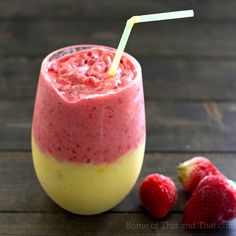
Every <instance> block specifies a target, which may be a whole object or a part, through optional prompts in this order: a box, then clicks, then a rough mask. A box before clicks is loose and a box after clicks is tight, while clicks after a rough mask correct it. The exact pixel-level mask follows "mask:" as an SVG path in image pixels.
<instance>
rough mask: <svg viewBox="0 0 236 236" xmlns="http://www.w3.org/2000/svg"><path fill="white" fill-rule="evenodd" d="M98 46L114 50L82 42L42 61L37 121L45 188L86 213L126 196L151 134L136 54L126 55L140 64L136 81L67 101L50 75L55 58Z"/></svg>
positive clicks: (35, 148)
mask: <svg viewBox="0 0 236 236" xmlns="http://www.w3.org/2000/svg"><path fill="white" fill-rule="evenodd" d="M94 48H96V49H97V48H98V49H101V50H108V51H112V52H115V49H113V48H109V47H105V46H99V45H78V46H71V47H66V48H62V49H59V50H57V51H54V52H52V53H51V54H49V55H48V56H47V57H46V58H45V59H44V60H43V62H42V66H41V71H40V76H39V82H38V88H37V94H36V100H35V106H34V115H33V124H32V153H33V162H34V167H35V171H36V174H37V177H38V179H39V181H40V183H41V185H42V187H43V188H44V190H45V191H46V193H47V194H48V195H49V196H50V198H51V199H52V200H53V201H54V202H56V203H57V204H58V205H59V206H61V207H62V208H64V209H66V210H68V211H70V212H73V213H77V214H83V215H90V214H97V213H101V212H104V211H106V210H109V209H111V208H113V207H114V206H115V205H117V204H118V203H119V202H121V201H122V200H123V199H124V198H125V197H126V196H127V194H128V193H129V192H130V190H131V189H132V187H133V186H134V184H135V182H136V180H137V178H138V176H139V173H140V170H141V166H142V162H143V156H144V150H145V137H146V127H145V109H144V96H143V83H142V72H141V67H140V64H139V63H138V61H137V60H136V59H135V58H134V57H132V56H130V55H129V54H126V53H125V54H124V56H123V57H125V58H126V59H127V60H129V61H130V62H131V63H132V64H133V66H134V68H135V73H136V74H135V78H134V79H133V81H132V82H131V83H128V84H127V85H125V86H123V87H121V88H116V89H113V90H110V91H107V92H105V93H100V92H98V93H97V94H96V93H95V94H92V95H85V96H82V97H80V98H78V99H68V98H66V96H65V94H64V92H65V91H60V89H59V88H58V86H57V84H56V83H55V81H54V80H53V78H51V75H50V73H49V71H48V68H49V65H51V63H53V61H55V60H57V59H60V58H62V57H65V56H70V55H73V54H74V53H76V52H79V51H83V50H90V49H94ZM69 89H70V88H69ZM72 92H73V91H72Z"/></svg>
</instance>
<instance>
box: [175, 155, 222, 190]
mask: <svg viewBox="0 0 236 236" xmlns="http://www.w3.org/2000/svg"><path fill="white" fill-rule="evenodd" d="M177 172H178V179H179V182H180V183H181V184H182V186H183V188H184V190H185V191H186V192H188V193H192V192H193V190H194V189H195V188H196V187H197V185H198V183H199V182H200V181H201V179H203V178H204V177H205V176H207V175H221V176H223V174H222V173H221V172H220V171H219V170H218V169H217V168H216V167H215V166H214V165H213V164H212V163H211V162H210V161H209V160H208V159H207V158H205V157H194V158H192V159H190V160H188V161H185V162H183V163H181V164H180V165H179V166H178V170H177Z"/></svg>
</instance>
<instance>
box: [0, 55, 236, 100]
mask: <svg viewBox="0 0 236 236" xmlns="http://www.w3.org/2000/svg"><path fill="white" fill-rule="evenodd" d="M42 59H43V58H42V57H39V58H27V57H19V58H18V57H16V58H14V57H13V58H12V57H9V58H1V59H0V97H2V98H16V97H19V98H20V97H31V98H32V97H34V96H35V93H36V86H37V81H38V75H39V70H40V64H41V61H42ZM140 63H141V65H142V68H143V80H144V90H145V97H146V99H148V100H150V99H154V100H156V99H158V100H191V101H193V100H197V101H201V100H224V101H226V100H228V101H229V100H231V101H232V100H236V93H235V89H236V82H235V74H236V66H235V64H236V60H203V59H201V60H184V59H142V58H140Z"/></svg>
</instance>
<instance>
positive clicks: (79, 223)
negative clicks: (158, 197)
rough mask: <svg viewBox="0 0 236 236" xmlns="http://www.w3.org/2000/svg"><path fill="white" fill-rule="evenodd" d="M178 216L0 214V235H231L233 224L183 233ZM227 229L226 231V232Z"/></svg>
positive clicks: (233, 228) (234, 229)
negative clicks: (216, 228) (156, 218)
mask: <svg viewBox="0 0 236 236" xmlns="http://www.w3.org/2000/svg"><path fill="white" fill-rule="evenodd" d="M181 220H182V215H181V214H172V215H170V216H169V217H167V218H165V219H164V220H161V221H156V220H154V219H153V218H151V217H149V216H147V215H144V214H137V213H124V214H117V213H107V214H101V215H97V216H87V217H83V216H76V215H73V214H69V213H60V214H58V213H57V214H40V213H31V214H24V213H18V214H9V213H2V214H0V222H1V223H2V224H1V226H0V234H1V235H38V236H41V235H47V236H54V235H55V236H60V235H62V236H64V235H71V236H73V235H78V234H79V235H109V236H110V235H168V236H171V235H179V236H186V235H198V236H205V235H214V236H222V235H234V234H235V233H236V222H235V221H232V222H230V223H229V224H225V225H222V227H224V228H225V229H222V230H208V231H206V230H205V231H204V230H201V231H187V230H185V229H183V228H184V225H183V224H182V223H181ZM229 229H230V231H229Z"/></svg>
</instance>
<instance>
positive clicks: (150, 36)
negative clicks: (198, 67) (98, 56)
mask: <svg viewBox="0 0 236 236" xmlns="http://www.w3.org/2000/svg"><path fill="white" fill-rule="evenodd" d="M194 20H195V19H187V20H186V19H185V20H183V19H182V20H178V21H163V22H161V23H159V24H151V23H150V24H145V25H142V26H141V25H137V26H136V27H135V29H134V30H133V32H132V35H131V37H130V39H129V43H128V45H127V48H126V50H127V52H129V53H131V54H132V55H134V56H136V57H137V58H138V59H139V58H141V57H146V58H163V57H165V58H166V57H167V58H168V57H171V58H179V57H182V58H183V57H185V58H199V57H200V58H215V57H217V58H235V56H236V43H235V42H236V31H235V30H234V29H235V24H233V23H221V22H218V23H201V22H195V21H194ZM123 27H124V23H122V22H112V21H104V22H102V23H101V22H98V21H95V22H88V21H71V20H57V21H53V20H46V19H41V20H35V19H32V20H30V21H21V20H19V21H7V20H3V21H1V22H0V44H1V51H0V56H1V57H5V56H9V55H18V56H26V55H28V56H37V55H41V56H46V54H48V53H49V52H51V51H53V50H55V49H58V48H61V47H64V46H68V45H74V44H83V43H86V44H102V45H107V46H112V47H117V45H118V42H119V40H120V37H121V33H122V31H123ZM144 36H145V37H144Z"/></svg>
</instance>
